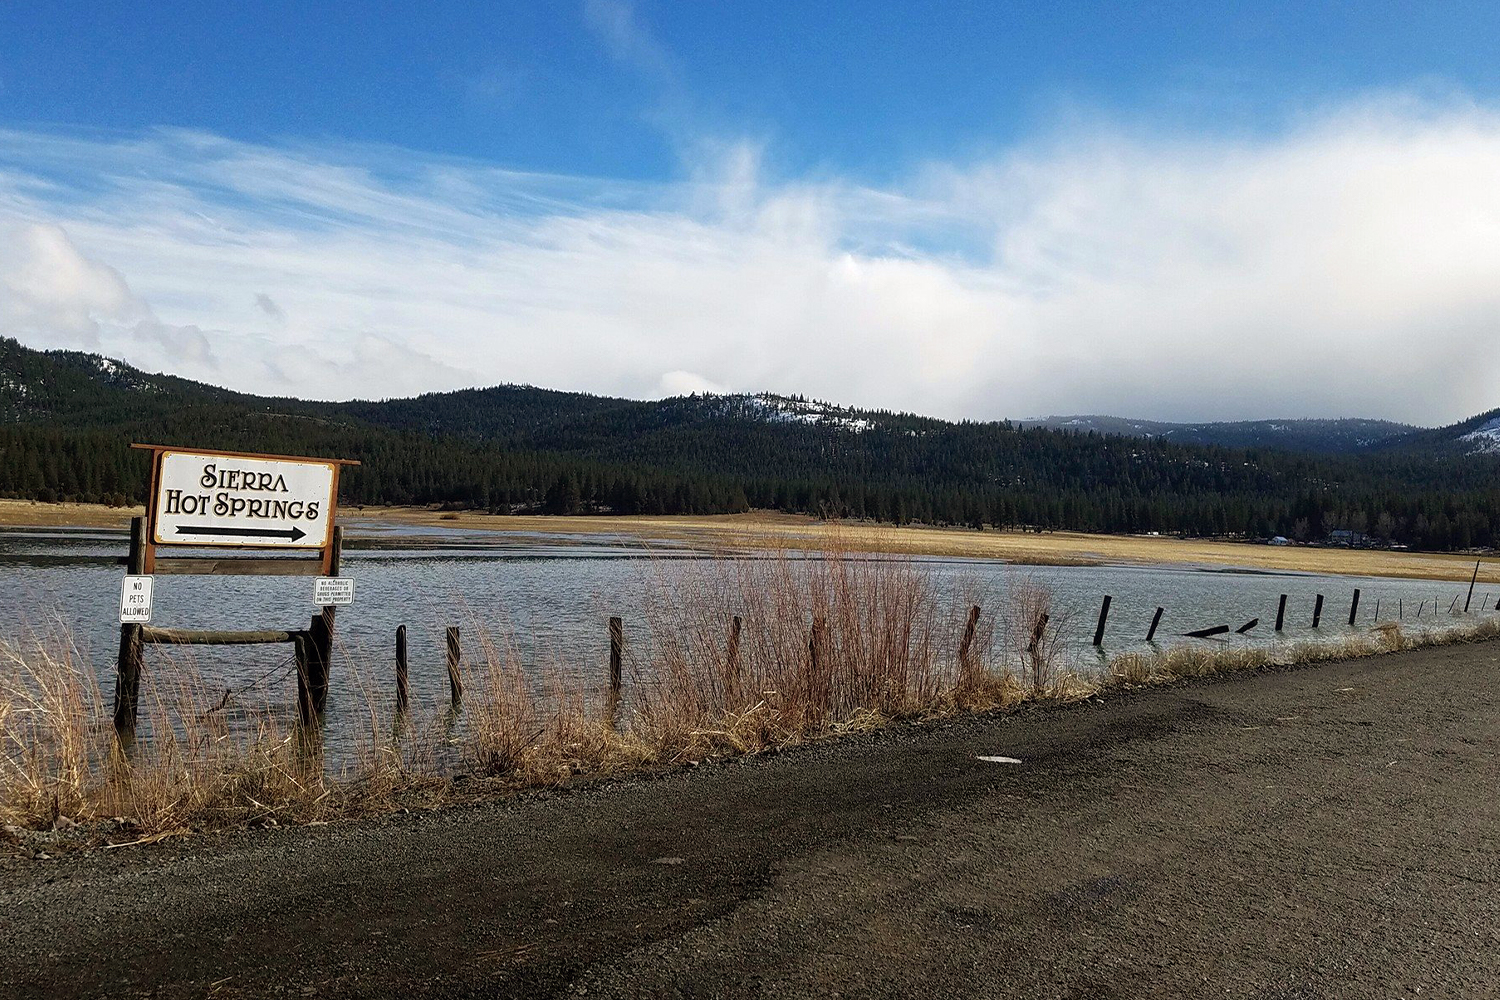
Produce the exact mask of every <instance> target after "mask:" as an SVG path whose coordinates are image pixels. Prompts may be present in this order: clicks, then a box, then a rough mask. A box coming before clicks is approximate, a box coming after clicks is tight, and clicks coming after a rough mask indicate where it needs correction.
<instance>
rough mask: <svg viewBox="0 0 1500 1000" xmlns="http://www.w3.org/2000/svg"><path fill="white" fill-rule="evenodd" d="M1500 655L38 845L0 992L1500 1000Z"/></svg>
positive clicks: (1238, 683) (1398, 660)
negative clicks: (347, 813)
mask: <svg viewBox="0 0 1500 1000" xmlns="http://www.w3.org/2000/svg"><path fill="white" fill-rule="evenodd" d="M1497 668H1500V643H1488V644H1479V645H1471V646H1457V647H1447V648H1438V649H1428V650H1422V651H1418V652H1411V653H1399V654H1392V655H1388V656H1382V657H1374V658H1370V659H1364V660H1357V661H1350V662H1347V663H1342V664H1335V665H1330V666H1324V667H1318V668H1310V669H1303V670H1290V671H1282V672H1276V673H1269V674H1263V675H1258V676H1253V677H1242V678H1236V679H1230V680H1224V681H1220V682H1217V683H1208V684H1199V685H1194V686H1188V687H1181V688H1173V689H1157V690H1150V691H1143V692H1140V693H1137V694H1133V695H1128V696H1123V697H1112V698H1109V699H1108V700H1106V701H1104V702H1102V703H1101V702H1091V703H1087V704H1083V705H1078V706H1074V707H1071V708H1061V709H1059V708H1053V709H1029V710H1026V711H1022V712H1020V713H1019V714H1015V715H1010V716H992V717H982V718H969V719H963V720H955V721H949V722H943V723H940V724H933V725H926V726H897V727H893V728H891V729H888V730H883V731H880V732H877V733H872V734H867V735H864V736H858V737H851V738H848V739H845V740H841V741H838V742H835V743H829V744H824V745H820V746H817V747H812V748H806V749H802V750H798V751H794V752H787V753H783V754H781V755H778V756H769V757H762V758H758V759H749V760H741V761H732V762H725V763H720V764H714V765H711V766H705V767H703V768H700V769H697V770H694V771H685V772H682V773H679V774H674V775H672V776H669V777H665V778H660V779H657V780H641V781H632V782H624V783H620V784H617V785H612V786H605V787H599V788H595V789H592V790H589V791H586V792H578V793H573V794H561V795H551V796H540V797H535V798H530V799H523V800H516V801H511V802H508V803H494V804H489V805H484V806H478V807H473V808H465V809H455V810H450V811H445V812H440V813H433V814H426V815H410V816H398V817H394V818H391V819H389V820H385V821H381V822H361V823H351V824H344V825H335V826H327V827H316V828H311V829H295V830H269V831H253V832H244V833H238V834H232V835H223V836H216V837H204V838H195V839H193V840H191V841H184V842H182V843H178V844H173V845H162V846H158V847H154V848H147V849H129V850H123V851H107V852H98V853H94V854H91V855H85V856H78V857H71V858H66V859H61V860H57V861H52V862H41V863H38V862H22V861H8V862H4V863H3V868H0V995H6V996H18V997H30V996H102V995H106V994H108V995H111V996H144V995H151V996H163V997H179V996H181V997H187V996H204V995H212V996H216V997H238V996H246V997H249V996H265V995H270V994H274V993H280V992H286V993H287V994H289V995H293V996H297V995H309V996H310V995H317V996H370V997H376V996H391V995H408V996H410V995H416V996H444V997H448V996H518V997H519V996H526V997H540V996H554V995H573V994H582V993H584V992H586V993H587V994H588V995H590V996H619V997H628V996H728V997H757V996H790V997H803V996H806V997H822V996H830V995H834V994H835V993H839V994H843V995H847V996H891V997H897V996H900V997H905V996H911V995H916V994H919V993H920V994H924V995H932V996H974V997H979V996H984V997H1085V996H1086V997H1135V996H1206V995H1216V996H1245V997H1250V996H1254V997H1318V996H1338V997H1388V996H1405V995H1414V994H1416V993H1417V992H1418V991H1419V988H1420V991H1421V992H1422V993H1424V994H1430V995H1440V996H1471V995H1480V994H1482V993H1484V992H1486V991H1487V990H1489V989H1492V988H1493V984H1494V983H1495V982H1497V981H1500V948H1497V947H1496V945H1497V944H1500V932H1497V931H1496V928H1497V927H1500V893H1497V892H1496V891H1495V888H1496V883H1497V880H1500V832H1497V831H1500V801H1497V799H1496V796H1495V795H1494V789H1495V788H1496V787H1500V758H1497V756H1496V754H1495V752H1494V746H1495V741H1496V738H1497V737H1500V669H1497ZM980 755H1003V756H1006V757H1013V758H1017V759H1019V760H1020V763H1019V764H995V763H986V762H983V761H980V760H978V759H977V758H978V756H980Z"/></svg>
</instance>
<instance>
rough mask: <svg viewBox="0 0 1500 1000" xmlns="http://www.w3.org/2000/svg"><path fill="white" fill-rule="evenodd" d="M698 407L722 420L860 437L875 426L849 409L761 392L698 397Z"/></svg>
mask: <svg viewBox="0 0 1500 1000" xmlns="http://www.w3.org/2000/svg"><path fill="white" fill-rule="evenodd" d="M687 399H697V400H699V401H700V402H699V403H698V405H699V406H700V407H702V408H703V409H705V410H708V411H709V412H711V413H714V414H716V415H718V416H721V417H730V418H734V419H739V420H754V421H758V422H761V423H767V424H818V425H821V426H824V427H835V428H838V429H840V430H846V431H850V432H852V433H855V434H859V433H861V432H863V431H867V430H869V429H870V428H872V427H874V426H875V424H874V423H873V422H872V421H870V420H867V419H865V418H864V417H860V416H857V415H856V413H855V411H854V410H852V409H849V408H847V407H842V406H835V405H834V404H832V403H821V402H818V401H817V400H811V399H798V398H794V397H790V396H778V395H775V394H774V393H769V392H762V393H758V394H756V395H754V396H749V395H742V394H733V395H723V396H721V395H715V394H712V393H706V394H704V395H702V396H698V397H687Z"/></svg>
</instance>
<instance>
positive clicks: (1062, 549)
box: [344, 507, 1500, 583]
mask: <svg viewBox="0 0 1500 1000" xmlns="http://www.w3.org/2000/svg"><path fill="white" fill-rule="evenodd" d="M455 513H457V516H456V517H455V516H453V515H454V514H455ZM344 516H345V518H346V520H347V521H348V522H349V523H350V528H349V531H350V534H351V536H352V537H357V536H358V535H359V522H360V520H361V519H365V518H368V519H369V520H370V521H371V522H374V523H380V524H385V525H391V524H395V525H401V524H411V525H420V526H428V527H445V528H461V529H464V530H470V531H497V532H527V533H533V534H535V533H542V534H551V533H579V534H600V535H614V536H623V537H625V538H630V539H636V540H638V541H641V542H645V543H652V542H657V543H668V544H674V545H688V546H693V547H697V548H705V549H710V550H724V549H783V548H791V549H803V550H810V551H821V550H823V549H825V548H827V547H828V546H829V545H830V544H832V543H833V542H834V539H835V537H836V538H837V544H838V545H839V546H841V547H843V548H844V549H846V550H848V551H851V552H883V553H890V554H895V555H932V556H962V557H966V558H976V559H1001V560H1005V561H1008V562H1015V563H1026V564H1032V565H1042V566H1052V565H1056V566H1071V565H1099V564H1104V563H1111V564H1116V563H1119V564H1135V565H1153V564H1171V565H1211V566H1238V567H1244V568H1247V569H1264V570H1299V571H1303V572H1309V573H1330V574H1335V575H1343V576H1390V577H1401V578H1405V579H1416V580H1459V579H1463V580H1467V579H1468V578H1469V574H1470V573H1471V572H1472V570H1473V566H1474V558H1473V557H1472V556H1464V555H1456V554H1447V553H1413V552H1387V551H1376V550H1366V549H1323V548H1308V547H1305V546H1273V545H1252V544H1249V543H1242V542H1227V541H1213V540H1208V539H1181V538H1168V537H1154V536H1153V537H1147V536H1140V535H1088V534H1081V533H1077V532H1066V531H1059V532H1049V533H1047V534H1034V533H1030V532H1011V531H1007V532H999V531H983V532H980V531H973V530H970V529H964V528H930V527H915V526H908V527H899V528H898V527H894V526H891V525H880V524H866V523H847V522H845V523H832V522H825V521H819V520H817V519H814V518H810V517H803V516H800V515H794V514H777V513H771V512H765V511H757V512H753V513H750V514H723V515H714V516H701V517H686V516H683V517H674V516H665V517H603V516H579V517H545V516H524V517H522V516H513V515H494V514H485V513H479V512H474V511H463V512H453V511H446V512H438V511H435V510H426V509H423V508H408V507H382V508H376V507H366V508H362V509H359V510H346V511H345V512H344ZM1479 579H1480V581H1481V582H1485V583H1500V567H1493V566H1482V567H1481V568H1480V573H1479Z"/></svg>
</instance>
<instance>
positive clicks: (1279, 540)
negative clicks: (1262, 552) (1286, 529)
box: [1266, 535, 1292, 545]
mask: <svg viewBox="0 0 1500 1000" xmlns="http://www.w3.org/2000/svg"><path fill="white" fill-rule="evenodd" d="M1266 544H1267V545H1290V544H1292V543H1291V542H1289V541H1287V540H1286V536H1285V535H1277V536H1276V537H1275V538H1273V539H1271V540H1270V541H1269V542H1267V543H1266Z"/></svg>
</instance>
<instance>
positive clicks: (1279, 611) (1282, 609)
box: [1276, 594, 1286, 632]
mask: <svg viewBox="0 0 1500 1000" xmlns="http://www.w3.org/2000/svg"><path fill="white" fill-rule="evenodd" d="M1285 622H1286V595H1285V594H1282V595H1281V600H1280V602H1278V603H1277V605H1276V631H1278V632H1280V631H1281V626H1282V624H1283V623H1285Z"/></svg>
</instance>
